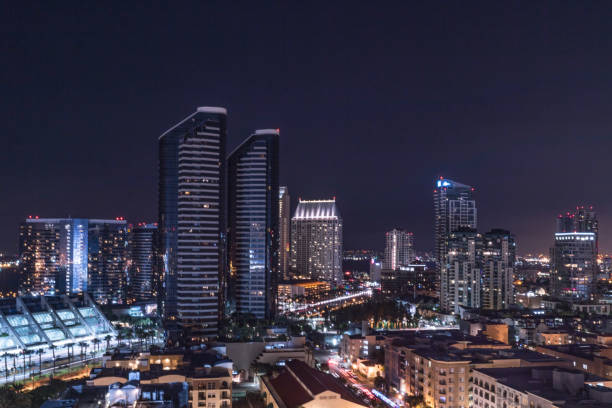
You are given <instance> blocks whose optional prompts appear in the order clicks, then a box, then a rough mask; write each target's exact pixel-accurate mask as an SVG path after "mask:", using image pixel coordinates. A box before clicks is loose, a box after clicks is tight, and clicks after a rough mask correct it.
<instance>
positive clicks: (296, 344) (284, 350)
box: [225, 336, 313, 378]
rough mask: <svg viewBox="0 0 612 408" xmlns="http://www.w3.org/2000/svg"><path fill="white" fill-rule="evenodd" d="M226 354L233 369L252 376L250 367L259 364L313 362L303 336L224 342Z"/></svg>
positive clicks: (246, 375) (245, 375)
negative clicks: (291, 361)
mask: <svg viewBox="0 0 612 408" xmlns="http://www.w3.org/2000/svg"><path fill="white" fill-rule="evenodd" d="M225 349H226V350H227V356H228V358H230V359H231V360H232V361H233V363H234V370H236V372H239V373H242V374H243V376H244V377H249V378H250V377H251V376H252V374H253V373H252V372H251V371H252V370H251V369H252V368H253V367H254V366H257V365H259V364H266V365H272V366H274V365H279V364H283V363H285V362H286V361H289V360H300V361H304V362H306V363H307V364H309V365H312V364H313V357H312V352H311V350H310V349H309V347H308V346H307V345H306V338H305V337H301V336H300V337H291V338H290V339H289V340H286V341H285V340H274V339H268V340H264V341H251V342H227V343H225Z"/></svg>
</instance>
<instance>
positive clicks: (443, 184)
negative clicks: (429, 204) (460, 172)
mask: <svg viewBox="0 0 612 408" xmlns="http://www.w3.org/2000/svg"><path fill="white" fill-rule="evenodd" d="M450 185H451V183H450V182H449V181H446V180H438V183H437V186H438V187H449V186H450Z"/></svg>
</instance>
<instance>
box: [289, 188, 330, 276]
mask: <svg viewBox="0 0 612 408" xmlns="http://www.w3.org/2000/svg"><path fill="white" fill-rule="evenodd" d="M291 268H292V270H293V273H294V275H296V276H299V277H304V278H307V279H316V280H324V281H327V282H330V283H334V284H340V282H341V281H342V218H341V217H340V212H339V211H338V207H337V206H336V199H335V198H334V199H332V200H310V201H307V200H302V199H300V200H299V202H298V205H297V208H296V210H295V214H294V215H293V218H292V219H291Z"/></svg>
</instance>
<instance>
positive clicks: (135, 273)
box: [128, 223, 159, 302]
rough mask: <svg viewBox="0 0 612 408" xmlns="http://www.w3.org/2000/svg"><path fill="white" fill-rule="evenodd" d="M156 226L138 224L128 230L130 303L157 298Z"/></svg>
mask: <svg viewBox="0 0 612 408" xmlns="http://www.w3.org/2000/svg"><path fill="white" fill-rule="evenodd" d="M156 248H157V224H147V223H138V224H136V225H133V226H132V227H131V228H130V258H131V264H130V270H129V274H128V276H129V280H130V282H129V299H130V301H135V302H138V301H146V300H152V299H155V298H156V297H157V290H158V284H159V282H158V280H157V274H156V273H155V271H156V266H157V265H156V261H157V257H156V253H157V252H156Z"/></svg>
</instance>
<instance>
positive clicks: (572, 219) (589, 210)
mask: <svg viewBox="0 0 612 408" xmlns="http://www.w3.org/2000/svg"><path fill="white" fill-rule="evenodd" d="M557 232H592V233H594V234H595V246H596V247H597V249H599V222H598V221H597V214H596V213H595V211H594V210H593V206H592V205H591V206H589V207H586V208H585V207H584V206H578V207H576V210H575V211H574V210H572V211H567V212H566V213H565V214H559V216H558V217H557Z"/></svg>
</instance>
